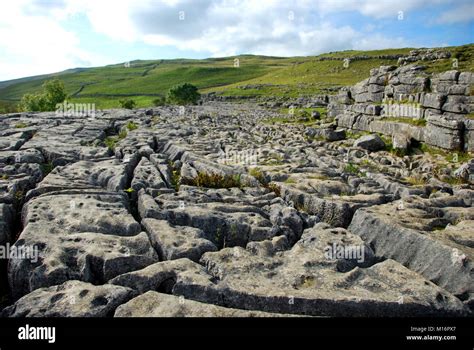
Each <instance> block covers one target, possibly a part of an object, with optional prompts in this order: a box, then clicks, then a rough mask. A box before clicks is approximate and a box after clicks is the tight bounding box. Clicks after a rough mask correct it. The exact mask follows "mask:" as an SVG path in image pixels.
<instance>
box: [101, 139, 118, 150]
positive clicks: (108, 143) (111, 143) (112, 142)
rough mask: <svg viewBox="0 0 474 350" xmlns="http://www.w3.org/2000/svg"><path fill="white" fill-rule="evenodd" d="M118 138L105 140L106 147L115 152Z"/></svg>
mask: <svg viewBox="0 0 474 350" xmlns="http://www.w3.org/2000/svg"><path fill="white" fill-rule="evenodd" d="M117 141H118V140H117V137H114V136H109V137H106V138H105V140H104V144H105V146H107V147H108V148H109V149H110V150H111V151H115V144H116V143H117Z"/></svg>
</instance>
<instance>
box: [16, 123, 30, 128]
mask: <svg viewBox="0 0 474 350" xmlns="http://www.w3.org/2000/svg"><path fill="white" fill-rule="evenodd" d="M27 126H28V125H27V124H25V123H23V122H20V123H17V124H15V128H16V129H23V128H26V127H27Z"/></svg>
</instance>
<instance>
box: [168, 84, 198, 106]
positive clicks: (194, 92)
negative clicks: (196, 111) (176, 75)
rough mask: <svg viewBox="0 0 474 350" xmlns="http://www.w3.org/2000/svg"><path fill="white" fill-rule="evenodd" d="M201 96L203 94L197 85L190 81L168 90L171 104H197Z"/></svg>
mask: <svg viewBox="0 0 474 350" xmlns="http://www.w3.org/2000/svg"><path fill="white" fill-rule="evenodd" d="M200 97H201V95H200V94H199V92H198V89H197V87H195V86H194V85H192V84H189V83H184V84H181V85H178V86H175V87H173V88H171V89H170V90H169V91H168V95H167V96H166V99H167V100H168V102H169V103H171V104H178V105H186V104H196V103H197V101H198V100H199V99H200Z"/></svg>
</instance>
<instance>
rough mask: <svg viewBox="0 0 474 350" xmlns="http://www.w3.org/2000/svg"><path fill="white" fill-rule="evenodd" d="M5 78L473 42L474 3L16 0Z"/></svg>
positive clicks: (10, 8) (1, 64)
mask: <svg viewBox="0 0 474 350" xmlns="http://www.w3.org/2000/svg"><path fill="white" fill-rule="evenodd" d="M1 7H2V11H1V12H0V81H3V80H9V79H15V78H20V77H26V76H32V75H39V74H47V73H54V72H59V71H62V70H65V69H69V68H77V67H94V66H103V65H107V64H116V63H122V62H127V61H132V60H135V59H171V58H207V57H222V56H231V55H239V54H261V55H271V56H307V55H317V54H320V53H324V52H330V51H340V50H371V49H382V48H398V47H440V46H452V45H462V44H468V43H473V42H474V0H10V1H6V2H3V3H2V5H1Z"/></svg>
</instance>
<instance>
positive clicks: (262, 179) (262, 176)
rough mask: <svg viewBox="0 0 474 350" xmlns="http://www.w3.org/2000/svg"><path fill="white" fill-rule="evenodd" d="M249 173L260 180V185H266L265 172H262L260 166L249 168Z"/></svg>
mask: <svg viewBox="0 0 474 350" xmlns="http://www.w3.org/2000/svg"><path fill="white" fill-rule="evenodd" d="M249 175H251V176H253V177H254V178H256V179H257V181H258V182H260V183H261V184H262V185H266V184H267V180H266V178H265V174H264V173H263V171H262V170H260V168H258V167H256V168H251V169H250V170H249Z"/></svg>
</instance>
